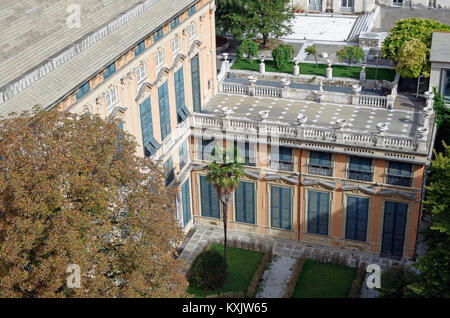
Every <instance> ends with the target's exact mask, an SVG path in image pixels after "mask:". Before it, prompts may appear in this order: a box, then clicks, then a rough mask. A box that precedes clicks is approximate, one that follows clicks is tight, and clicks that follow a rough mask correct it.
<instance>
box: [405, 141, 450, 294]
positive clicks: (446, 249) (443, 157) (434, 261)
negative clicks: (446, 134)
mask: <svg viewBox="0 0 450 318" xmlns="http://www.w3.org/2000/svg"><path fill="white" fill-rule="evenodd" d="M443 146H444V149H445V150H444V152H443V153H435V159H434V160H433V161H432V162H431V175H430V178H429V185H428V186H427V187H426V190H427V192H426V200H425V201H424V209H425V211H426V212H427V213H430V214H431V216H432V224H431V227H430V229H429V230H428V231H427V232H425V233H424V234H425V235H426V238H427V241H426V243H427V246H428V250H427V252H426V253H425V254H424V255H423V256H422V257H420V258H419V260H418V261H417V262H416V263H415V264H414V267H415V268H416V269H418V270H419V275H418V276H417V279H415V282H414V283H413V284H411V285H410V286H409V287H410V288H411V289H412V291H414V292H415V293H416V294H418V295H420V296H423V297H439V298H448V297H450V196H449V195H448V189H449V187H450V146H448V145H447V144H445V142H444V143H443Z"/></svg>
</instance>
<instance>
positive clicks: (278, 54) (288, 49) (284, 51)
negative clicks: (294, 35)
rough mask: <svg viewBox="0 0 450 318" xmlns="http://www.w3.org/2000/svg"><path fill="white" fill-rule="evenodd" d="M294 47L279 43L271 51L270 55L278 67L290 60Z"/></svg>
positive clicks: (283, 65) (285, 64)
mask: <svg viewBox="0 0 450 318" xmlns="http://www.w3.org/2000/svg"><path fill="white" fill-rule="evenodd" d="M293 56H294V48H293V47H292V46H291V45H288V44H280V45H278V46H277V47H276V48H275V49H274V50H273V51H272V57H273V59H274V61H275V63H277V66H278V68H282V67H285V66H287V65H288V64H289V62H290V61H292V58H293Z"/></svg>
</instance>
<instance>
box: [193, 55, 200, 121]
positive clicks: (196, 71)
mask: <svg viewBox="0 0 450 318" xmlns="http://www.w3.org/2000/svg"><path fill="white" fill-rule="evenodd" d="M191 78H192V97H193V104H194V111H195V112H200V111H201V108H202V105H201V91H200V65H199V61H198V54H197V55H196V56H194V57H193V58H192V59H191Z"/></svg>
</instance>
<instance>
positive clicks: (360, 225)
mask: <svg viewBox="0 0 450 318" xmlns="http://www.w3.org/2000/svg"><path fill="white" fill-rule="evenodd" d="M368 215H369V198H361V197H359V198H358V218H357V223H356V240H358V241H363V242H364V241H366V238H367V218H368Z"/></svg>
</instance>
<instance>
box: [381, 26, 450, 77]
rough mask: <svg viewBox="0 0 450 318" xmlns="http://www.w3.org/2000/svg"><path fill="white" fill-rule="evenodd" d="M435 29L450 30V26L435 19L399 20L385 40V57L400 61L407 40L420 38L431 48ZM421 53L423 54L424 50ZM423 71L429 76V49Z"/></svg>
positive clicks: (424, 74)
mask: <svg viewBox="0 0 450 318" xmlns="http://www.w3.org/2000/svg"><path fill="white" fill-rule="evenodd" d="M433 31H450V26H449V25H446V24H443V23H440V22H438V21H435V20H430V19H422V18H409V19H401V20H397V22H396V24H395V26H394V27H393V28H392V30H391V31H390V32H389V35H388V36H387V37H386V39H385V40H384V42H383V47H382V51H383V55H384V57H386V58H390V59H392V60H393V61H394V62H396V63H398V62H399V61H400V57H401V55H400V52H401V50H402V48H403V47H404V45H405V43H406V42H408V41H411V40H418V41H420V42H422V43H423V44H424V45H425V47H426V48H427V49H430V48H431V39H432V36H433ZM422 51H423V49H422ZM420 54H422V52H421V53H420ZM421 72H422V74H421V75H423V76H429V74H430V65H429V51H427V58H426V61H425V62H424V63H423V65H422V71H421ZM407 74H408V73H407ZM410 74H412V73H410Z"/></svg>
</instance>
